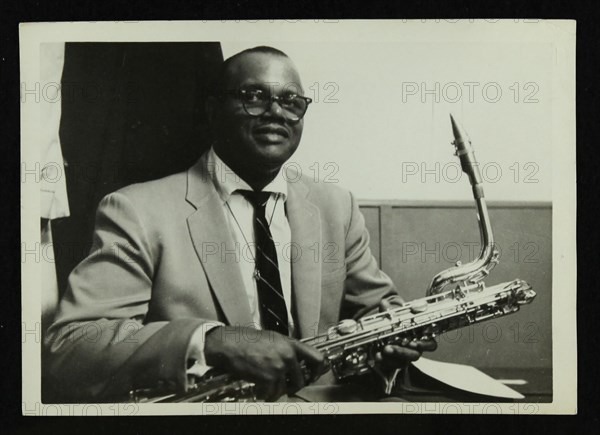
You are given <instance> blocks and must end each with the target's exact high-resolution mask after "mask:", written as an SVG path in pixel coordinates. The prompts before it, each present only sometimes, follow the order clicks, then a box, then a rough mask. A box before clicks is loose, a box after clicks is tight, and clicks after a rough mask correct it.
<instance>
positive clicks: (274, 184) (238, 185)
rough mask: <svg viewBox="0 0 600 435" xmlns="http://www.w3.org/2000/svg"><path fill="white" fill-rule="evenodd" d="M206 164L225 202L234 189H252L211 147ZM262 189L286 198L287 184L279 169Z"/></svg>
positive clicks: (283, 198)
mask: <svg viewBox="0 0 600 435" xmlns="http://www.w3.org/2000/svg"><path fill="white" fill-rule="evenodd" d="M206 164H207V168H208V172H209V174H210V176H211V178H212V181H213V183H214V185H215V188H216V189H217V193H218V194H219V196H220V197H221V199H222V200H223V202H227V201H228V200H229V197H230V196H231V195H232V194H233V193H234V192H235V191H236V190H252V188H251V187H250V186H249V185H248V183H246V182H245V181H244V180H243V179H242V177H240V176H239V175H237V174H236V173H235V172H234V171H233V170H232V169H231V168H230V167H229V166H228V165H227V164H226V163H225V162H224V161H223V160H221V158H220V157H219V156H218V155H217V153H216V152H215V150H214V149H213V148H212V147H211V148H210V150H209V151H208V155H207V159H206ZM262 191H263V192H272V193H275V194H276V195H279V196H281V199H282V200H283V201H285V200H286V199H287V193H288V186H287V182H286V181H285V178H284V176H283V174H282V171H281V170H279V172H278V173H277V175H276V176H275V178H274V179H273V180H272V181H271V182H270V183H269V184H267V185H266V186H265V187H264V188H263V190H262Z"/></svg>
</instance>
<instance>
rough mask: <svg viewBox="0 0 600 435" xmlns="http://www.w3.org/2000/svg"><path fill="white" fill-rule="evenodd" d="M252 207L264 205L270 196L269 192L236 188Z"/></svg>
mask: <svg viewBox="0 0 600 435" xmlns="http://www.w3.org/2000/svg"><path fill="white" fill-rule="evenodd" d="M238 192H240V194H242V195H243V196H244V198H246V199H247V200H248V201H249V202H250V203H251V204H252V205H253V206H254V207H256V208H258V207H264V206H265V205H266V204H267V201H268V200H269V197H270V196H271V192H256V191H254V190H238Z"/></svg>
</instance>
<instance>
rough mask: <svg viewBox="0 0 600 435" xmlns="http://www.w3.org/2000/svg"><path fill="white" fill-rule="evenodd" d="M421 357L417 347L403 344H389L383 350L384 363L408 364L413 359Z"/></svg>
mask: <svg viewBox="0 0 600 435" xmlns="http://www.w3.org/2000/svg"><path fill="white" fill-rule="evenodd" d="M420 357H421V352H420V351H419V350H417V349H410V348H406V347H402V346H393V345H387V346H385V347H384V348H383V350H382V352H381V358H382V362H383V363H386V365H387V363H392V364H394V363H395V364H396V367H398V364H399V365H400V366H402V365H406V364H408V363H409V362H411V361H416V360H418V359H419V358H420Z"/></svg>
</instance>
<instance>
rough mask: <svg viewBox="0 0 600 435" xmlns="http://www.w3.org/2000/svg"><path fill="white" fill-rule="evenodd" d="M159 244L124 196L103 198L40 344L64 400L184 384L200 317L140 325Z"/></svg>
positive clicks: (101, 397)
mask: <svg viewBox="0 0 600 435" xmlns="http://www.w3.org/2000/svg"><path fill="white" fill-rule="evenodd" d="M157 250H158V248H156V247H155V246H154V247H153V245H152V242H151V241H149V240H148V237H147V234H146V230H145V228H144V225H143V223H142V221H141V220H140V219H139V216H138V214H137V213H136V211H135V209H134V207H133V205H132V203H131V201H130V200H129V199H128V198H127V196H125V195H123V194H121V193H119V192H116V193H113V194H110V195H108V196H107V197H105V198H104V199H103V200H102V201H101V203H100V205H99V207H98V211H97V214H96V227H95V231H94V239H93V245H92V250H91V252H90V254H89V256H88V257H87V258H86V259H84V260H83V261H82V262H81V263H80V264H79V265H78V266H77V267H76V268H75V269H74V270H73V272H72V273H71V275H70V276H69V281H68V288H67V289H66V292H65V295H64V296H63V299H62V300H61V302H60V303H59V306H58V310H57V314H56V317H55V322H54V324H53V325H52V326H51V327H50V328H49V330H48V332H47V334H46V337H45V340H44V344H45V350H46V354H45V355H46V356H45V368H46V370H45V376H46V377H47V378H48V379H49V381H50V383H51V385H53V387H54V389H55V390H57V392H58V393H59V394H60V395H61V396H64V397H65V398H66V400H77V401H105V400H112V399H111V398H114V397H119V396H120V395H122V394H126V393H127V392H128V391H129V390H130V389H132V388H139V387H148V386H157V385H160V384H163V385H165V386H167V387H170V388H175V389H177V390H184V389H185V388H186V375H185V370H186V360H187V355H186V354H187V350H188V345H189V341H190V338H191V337H192V335H193V334H194V332H195V331H196V330H197V329H198V328H199V327H201V326H202V325H203V323H204V321H203V320H202V319H194V318H187V319H177V320H173V321H160V322H150V323H145V321H144V319H145V316H146V313H147V311H148V304H149V302H150V299H151V295H152V278H153V274H154V271H155V267H156V263H157V261H156V258H157V256H158V252H156V251H157Z"/></svg>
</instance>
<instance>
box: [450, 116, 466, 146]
mask: <svg viewBox="0 0 600 435" xmlns="http://www.w3.org/2000/svg"><path fill="white" fill-rule="evenodd" d="M450 122H451V123H452V133H453V134H454V141H455V145H456V147H457V149H464V144H468V143H470V142H471V140H470V139H469V135H468V134H467V132H466V131H465V129H464V128H463V127H462V125H460V124H459V123H458V122H457V121H456V119H454V116H452V114H450Z"/></svg>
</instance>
